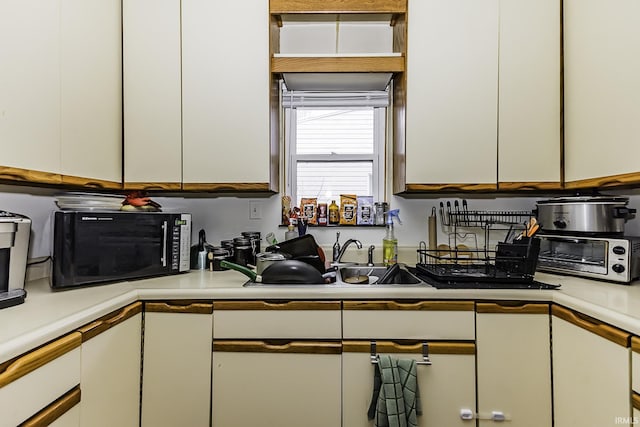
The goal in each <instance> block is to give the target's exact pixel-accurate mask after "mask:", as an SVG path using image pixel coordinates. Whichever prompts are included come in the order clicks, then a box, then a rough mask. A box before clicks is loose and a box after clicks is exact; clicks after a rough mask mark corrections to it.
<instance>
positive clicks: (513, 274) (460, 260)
mask: <svg viewBox="0 0 640 427" xmlns="http://www.w3.org/2000/svg"><path fill="white" fill-rule="evenodd" d="M439 213H440V221H441V224H442V228H443V230H444V232H445V233H446V234H447V235H448V238H449V244H448V245H440V246H438V247H437V248H435V249H434V248H429V249H428V248H426V245H425V244H424V242H421V244H420V247H419V249H418V263H417V264H416V269H417V271H418V272H420V273H423V274H427V275H429V276H431V277H433V278H435V279H437V280H445V281H491V282H512V283H516V282H518V283H522V282H530V281H532V280H533V276H534V274H535V269H536V264H537V261H538V253H539V252H540V239H537V238H534V237H523V236H524V235H526V232H525V230H527V228H528V224H529V220H530V219H531V216H532V214H531V211H511V210H501V211H487V210H469V209H468V205H467V201H466V200H462V203H459V202H458V201H457V200H455V201H454V204H453V207H452V205H451V202H449V201H447V202H446V208H445V204H444V203H443V202H440V212H439ZM474 228H475V229H479V230H482V232H483V233H484V243H483V245H482V247H480V246H479V245H478V235H477V232H474V231H472V230H470V229H474ZM499 230H500V231H503V232H505V233H506V235H505V237H504V241H502V242H498V243H497V244H496V246H495V249H493V248H491V249H490V248H489V247H488V246H489V244H490V242H491V239H490V237H491V234H492V233H493V232H496V231H499ZM518 234H522V236H519V237H518V238H517V239H516V238H514V239H513V240H512V239H511V237H512V236H517V235H518ZM470 236H471V237H472V238H473V240H474V243H475V246H474V248H473V249H471V248H467V247H466V246H464V245H459V244H458V239H465V240H466V239H468V238H469V237H470Z"/></svg>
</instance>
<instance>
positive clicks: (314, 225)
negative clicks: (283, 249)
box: [278, 224, 384, 228]
mask: <svg viewBox="0 0 640 427" xmlns="http://www.w3.org/2000/svg"><path fill="white" fill-rule="evenodd" d="M287 227H288V226H287V225H284V224H280V225H278V228H287ZM307 227H309V228H338V227H347V228H376V227H377V228H384V224H380V225H373V224H372V225H367V224H360V225H357V224H356V225H349V224H328V225H317V224H307Z"/></svg>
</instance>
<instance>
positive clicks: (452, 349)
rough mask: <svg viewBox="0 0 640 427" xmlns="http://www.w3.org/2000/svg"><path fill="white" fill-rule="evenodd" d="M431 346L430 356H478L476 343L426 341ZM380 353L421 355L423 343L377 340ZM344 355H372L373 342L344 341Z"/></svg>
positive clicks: (377, 348) (377, 349)
mask: <svg viewBox="0 0 640 427" xmlns="http://www.w3.org/2000/svg"><path fill="white" fill-rule="evenodd" d="M426 342H427V343H428V344H429V354H476V345H475V343H474V342H458V341H451V342H447V341H434V342H431V341H426ZM375 343H376V352H378V353H411V354H421V353H422V344H423V341H412V342H400V341H388V340H382V341H379V340H375ZM342 352H343V353H371V341H361V340H358V341H343V342H342Z"/></svg>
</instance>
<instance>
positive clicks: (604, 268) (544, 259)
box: [537, 234, 640, 283]
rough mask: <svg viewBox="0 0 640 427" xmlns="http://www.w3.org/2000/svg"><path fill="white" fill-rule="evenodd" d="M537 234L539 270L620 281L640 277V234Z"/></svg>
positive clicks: (626, 281) (624, 281) (623, 281)
mask: <svg viewBox="0 0 640 427" xmlns="http://www.w3.org/2000/svg"><path fill="white" fill-rule="evenodd" d="M538 236H539V237H540V239H541V241H540V255H539V256H538V267H537V270H539V271H548V272H552V273H560V274H569V275H573V276H582V277H588V278H593V279H601V280H607V281H612V282H620V283H630V282H631V281H633V280H634V279H637V278H639V277H640V237H611V236H584V237H583V236H570V235H561V234H538Z"/></svg>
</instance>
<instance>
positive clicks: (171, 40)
mask: <svg viewBox="0 0 640 427" xmlns="http://www.w3.org/2000/svg"><path fill="white" fill-rule="evenodd" d="M122 7H123V9H122V21H123V22H122V23H123V71H124V73H123V85H124V180H125V185H128V186H134V187H160V188H165V189H166V188H169V189H180V183H181V181H182V123H181V114H182V95H181V70H180V1H179V0H124V1H123V4H122Z"/></svg>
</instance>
